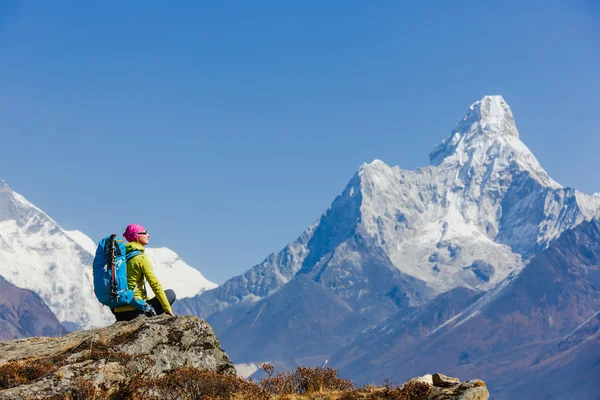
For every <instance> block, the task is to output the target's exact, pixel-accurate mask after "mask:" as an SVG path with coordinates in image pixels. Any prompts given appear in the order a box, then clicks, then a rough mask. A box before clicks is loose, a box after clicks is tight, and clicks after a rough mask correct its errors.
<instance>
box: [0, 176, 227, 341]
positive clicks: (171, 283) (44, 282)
mask: <svg viewBox="0 0 600 400" xmlns="http://www.w3.org/2000/svg"><path fill="white" fill-rule="evenodd" d="M109 234H110V233H109ZM95 252H96V243H95V242H94V241H92V240H91V239H90V238H89V237H87V236H86V235H85V234H83V233H82V232H79V231H65V230H63V229H62V228H61V227H60V226H59V225H58V224H57V223H56V222H55V221H54V220H53V219H52V218H50V217H49V216H48V215H46V214H45V213H44V212H43V211H42V210H40V209H39V208H37V207H36V206H34V205H33V204H31V203H30V202H29V201H27V200H26V199H25V198H24V197H23V196H21V195H20V194H18V193H15V192H14V191H13V190H12V189H11V188H10V187H9V186H8V185H7V184H6V183H5V182H4V181H2V180H0V277H3V278H4V279H5V280H6V281H8V282H10V283H11V284H12V285H14V286H17V287H19V288H24V289H29V290H32V291H33V292H35V293H36V294H37V295H39V296H40V298H41V299H42V300H43V301H44V302H45V303H46V304H47V306H48V307H49V308H50V310H51V311H52V313H54V315H56V317H57V318H58V320H59V321H60V322H61V323H62V324H63V325H64V326H65V327H66V328H67V329H68V330H75V329H81V328H90V327H98V326H105V325H107V324H110V323H112V322H114V316H113V315H112V313H111V312H110V310H109V309H108V308H107V307H104V306H102V305H101V304H100V303H99V302H98V301H97V300H96V297H95V295H94V292H93V290H94V287H93V279H92V267H91V266H92V260H93V254H95ZM148 255H149V257H150V258H151V260H152V262H153V265H154V269H155V272H156V274H157V276H158V277H159V278H160V279H161V280H162V283H163V285H164V286H165V287H167V288H172V289H174V290H175V291H176V293H177V294H178V296H179V298H183V297H186V296H195V295H197V294H199V293H201V292H203V291H204V290H206V289H212V288H214V287H216V286H217V285H215V284H214V283H212V282H210V281H208V280H206V279H205V278H204V277H203V276H202V274H201V273H200V272H199V271H197V270H195V269H193V268H192V267H190V266H188V265H187V264H185V263H184V262H183V261H182V260H181V259H180V258H179V257H178V256H177V254H175V253H174V252H173V251H171V250H169V249H166V248H159V249H148ZM24 306H25V305H19V306H18V307H20V308H23V307H24ZM19 332H20V331H19ZM23 332H24V331H23Z"/></svg>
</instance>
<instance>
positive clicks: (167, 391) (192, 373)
mask: <svg viewBox="0 0 600 400" xmlns="http://www.w3.org/2000/svg"><path fill="white" fill-rule="evenodd" d="M123 398H125V399H130V400H145V399H165V400H170V399H173V400H175V399H188V400H200V399H202V400H208V399H214V400H221V399H224V400H225V399H235V398H240V399H248V400H267V399H268V398H269V396H268V394H267V393H266V392H265V391H264V390H262V389H261V388H259V387H258V386H257V385H256V384H254V383H252V382H248V381H246V380H244V379H242V378H238V377H237V376H235V375H223V374H219V373H217V372H214V371H209V370H201V369H198V368H194V367H182V368H179V369H176V370H174V371H171V372H170V373H169V374H167V375H165V376H163V377H160V378H150V379H147V378H144V377H143V376H141V375H137V376H135V377H134V378H133V379H132V381H131V383H130V385H129V387H128V388H127V389H126V390H125V393H123Z"/></svg>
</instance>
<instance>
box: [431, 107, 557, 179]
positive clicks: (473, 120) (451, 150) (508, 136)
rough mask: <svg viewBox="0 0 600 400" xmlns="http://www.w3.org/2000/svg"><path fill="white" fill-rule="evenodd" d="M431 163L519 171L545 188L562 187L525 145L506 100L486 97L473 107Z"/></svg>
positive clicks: (433, 156)
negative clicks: (515, 169)
mask: <svg viewBox="0 0 600 400" xmlns="http://www.w3.org/2000/svg"><path fill="white" fill-rule="evenodd" d="M429 159H430V162H431V165H432V166H440V165H442V164H444V166H446V167H452V166H458V167H466V168H468V169H471V170H477V169H479V170H480V171H481V170H483V169H487V168H489V167H493V168H494V169H496V170H498V169H505V168H514V167H516V168H517V169H518V170H520V171H523V172H528V173H529V174H531V176H532V177H534V179H536V180H537V181H538V182H539V183H540V184H542V185H543V186H545V187H548V188H552V189H559V188H561V187H562V186H561V185H560V184H558V183H557V182H555V181H554V180H553V179H552V178H550V176H548V174H547V173H546V171H544V169H543V168H542V167H541V165H540V163H539V162H538V160H537V159H536V158H535V156H534V155H533V153H532V152H531V151H530V150H529V148H528V147H527V146H525V144H523V142H521V140H520V137H519V131H518V130H517V127H516V125H515V120H514V117H513V114H512V111H511V109H510V107H509V106H508V104H507V103H506V102H505V101H504V99H503V98H502V96H485V97H484V98H483V99H481V100H479V101H477V102H475V103H473V104H472V105H471V107H470V108H469V110H468V112H467V114H466V115H465V117H464V118H463V119H462V121H461V122H460V123H459V124H458V126H457V127H456V129H455V130H454V131H453V132H452V134H451V135H450V137H449V138H447V139H445V140H444V141H443V142H442V143H441V144H439V145H438V146H436V147H435V148H434V149H433V151H432V152H431V153H430V154H429ZM469 175H472V173H469Z"/></svg>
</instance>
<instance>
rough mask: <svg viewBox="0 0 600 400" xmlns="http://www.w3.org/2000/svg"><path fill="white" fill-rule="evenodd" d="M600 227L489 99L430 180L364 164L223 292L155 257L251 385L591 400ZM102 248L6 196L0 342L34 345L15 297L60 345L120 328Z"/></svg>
mask: <svg viewBox="0 0 600 400" xmlns="http://www.w3.org/2000/svg"><path fill="white" fill-rule="evenodd" d="M599 217H600V196H598V195H588V194H585V193H582V192H580V191H577V190H575V189H572V188H566V187H562V186H561V185H560V184H558V183H557V182H555V181H554V180H553V179H552V178H551V177H550V176H549V175H548V174H547V173H546V172H545V171H544V169H543V168H542V167H541V166H540V164H539V163H538V161H537V160H536V158H535V156H534V155H533V154H532V153H531V152H530V151H529V149H528V148H527V147H526V146H525V145H524V144H523V142H522V141H521V139H520V135H519V132H518V130H517V127H516V125H515V120H514V117H513V114H512V111H511V110H510V108H509V106H508V105H507V104H506V102H505V101H504V99H503V98H502V97H500V96H485V97H484V98H483V99H481V100H480V101H477V102H475V103H474V104H473V105H472V106H471V107H470V108H469V110H468V111H467V113H466V115H465V116H464V118H463V119H462V120H461V121H460V122H459V123H458V125H457V127H456V128H455V129H454V130H453V131H452V133H451V134H450V136H449V137H448V138H447V139H445V140H444V141H442V143H441V144H440V145H438V146H436V147H435V148H434V150H433V151H432V152H431V154H430V165H429V166H427V167H424V168H419V169H417V170H415V171H408V170H402V169H400V168H398V167H390V166H388V165H386V164H385V163H384V162H382V161H379V160H375V161H373V162H371V163H370V164H364V165H362V166H361V167H360V168H359V170H358V172H357V173H356V174H355V175H354V176H353V177H352V178H351V179H350V182H349V183H348V185H347V186H346V188H345V189H344V190H343V192H342V193H341V194H340V195H339V196H338V197H337V198H336V199H335V200H334V201H333V203H332V205H331V207H330V208H329V209H328V210H327V211H325V213H324V214H323V215H322V216H321V217H320V218H319V219H318V220H317V221H316V222H315V223H314V224H313V225H312V226H310V227H308V228H307V229H306V230H305V231H304V232H303V233H302V234H301V235H300V236H299V237H298V238H297V239H296V240H294V241H293V242H291V243H290V244H289V245H287V246H286V247H285V248H284V249H283V250H281V251H280V252H279V253H276V254H271V255H269V256H268V257H267V258H266V259H265V260H264V261H263V262H262V263H260V264H258V265H255V266H254V267H252V268H251V269H249V270H248V271H247V272H245V273H244V274H242V275H239V276H236V277H234V278H231V279H230V280H228V281H227V282H225V283H224V284H223V285H222V286H219V287H216V285H214V284H213V283H211V282H208V281H206V280H205V279H204V277H202V275H201V274H200V273H199V272H198V271H196V270H194V269H192V268H191V267H189V266H187V265H186V264H185V263H184V262H183V261H181V260H180V259H179V257H178V256H177V255H176V254H175V253H173V252H172V251H170V250H168V249H148V254H149V256H150V257H151V258H152V260H153V264H154V265H155V269H156V271H157V275H158V276H159V277H160V278H161V281H163V284H164V286H165V287H171V288H174V289H175V290H176V291H177V293H178V294H179V301H177V302H176V303H175V307H174V310H175V312H176V313H178V314H182V313H185V314H194V315H197V316H200V317H202V318H205V319H207V321H208V322H209V323H210V324H211V325H212V326H213V328H214V329H215V331H216V332H217V335H218V337H219V339H220V341H221V344H222V346H223V349H225V350H226V351H227V353H228V354H229V356H230V357H231V359H232V360H233V361H234V362H235V363H236V364H241V363H244V364H245V366H246V367H247V368H246V369H247V370H249V371H255V370H256V368H255V366H256V365H257V364H259V363H261V362H265V361H269V362H272V363H273V364H275V365H276V366H278V367H279V368H280V369H281V368H288V369H289V368H293V367H295V366H298V365H323V364H325V363H328V365H330V366H333V367H337V368H340V370H341V372H342V375H344V376H347V377H349V378H352V379H353V380H355V381H375V382H377V381H381V380H382V379H383V378H385V377H389V378H391V379H392V381H398V382H400V381H403V380H406V379H408V378H410V377H412V376H416V375H419V374H422V373H426V372H431V371H440V372H442V373H448V374H450V375H453V376H458V377H460V378H463V379H465V378H470V377H473V376H477V377H480V378H482V379H484V380H485V381H486V383H487V385H488V387H489V388H490V391H491V393H492V398H493V399H514V398H526V399H562V398H577V399H584V400H586V399H595V398H597V397H598V396H597V393H599V392H598V386H597V383H596V382H597V378H598V377H600V350H599V349H600V347H598V345H599V344H600V296H599V294H600V222H598V220H597V219H596V218H599ZM109 233H110V232H107V234H109ZM94 249H95V243H94V241H92V240H91V239H89V238H88V237H87V236H86V235H84V234H83V233H81V232H79V231H64V230H63V229H61V228H60V227H59V226H58V225H57V224H56V222H54V221H53V220H52V219H51V218H49V217H48V216H47V215H46V214H44V213H43V212H42V211H41V210H39V209H38V208H36V207H35V206H33V205H32V204H31V203H29V202H27V201H26V200H25V199H24V198H23V197H22V196H20V195H18V194H16V193H14V192H13V191H12V190H11V189H10V188H9V187H8V185H6V184H5V183H4V182H2V181H0V276H2V277H4V279H5V280H6V281H8V282H5V281H1V282H0V284H4V285H5V287H9V288H10V289H7V290H5V291H0V307H5V308H2V310H4V309H9V310H10V313H9V312H6V313H5V315H10V318H0V323H1V324H4V325H0V329H2V328H1V327H2V326H5V327H7V328H6V329H5V331H4V332H12V333H10V334H12V335H13V336H14V335H15V332H18V334H20V335H29V334H37V333H35V332H34V331H32V330H28V329H27V327H25V328H23V327H24V325H23V324H25V325H26V323H27V321H28V319H27V318H22V317H23V315H22V313H25V312H26V311H23V310H27V309H28V308H27V307H25V306H26V305H27V304H29V303H27V304H25V303H20V302H18V301H17V302H16V303H15V302H14V301H13V300H14V299H15V298H18V296H15V295H11V296H10V299H8V297H7V295H6V294H4V292H10V293H17V292H18V291H19V290H20V289H17V288H15V287H14V286H16V287H18V288H25V289H31V290H32V291H33V292H35V293H36V294H37V295H39V297H40V298H41V300H43V301H44V302H45V303H46V304H47V305H48V307H49V309H50V310H51V311H52V312H53V313H54V314H55V315H56V316H57V317H58V321H60V322H61V324H62V325H63V326H65V327H68V328H70V329H74V328H81V327H84V328H87V327H92V326H101V325H104V324H107V323H110V322H112V321H113V320H114V319H113V317H112V315H110V313H107V311H108V310H107V309H106V308H104V309H103V308H102V307H101V306H100V305H99V304H98V302H97V301H96V300H95V298H94V296H93V293H92V290H93V289H92V286H91V268H90V265H91V259H92V253H93V252H94ZM12 285H14V286H12ZM23 293H25V292H23ZM27 293H30V292H27ZM31 295H33V293H31ZM23 296H25V295H23ZM183 297H186V298H183ZM23 298H24V297H23ZM31 298H32V299H35V298H36V297H35V296H33V297H31ZM28 301H29V300H28ZM31 301H32V302H34V303H35V301H34V300H31ZM32 304H33V303H32ZM36 304H37V303H36ZM32 307H33V306H32ZM36 307H38V306H36ZM39 307H42V308H43V304H42V305H39ZM15 310H17V311H15ZM19 310H20V311H19ZM40 310H41V308H40ZM36 313H37V311H36ZM39 313H40V315H42V314H43V311H39ZM43 315H46V314H43ZM0 317H2V315H0ZM2 320H4V321H9V322H8V323H6V322H2ZM44 320H45V321H49V322H47V326H48V328H47V329H51V328H50V327H51V326H54V325H52V324H53V323H52V322H51V320H52V318H50V317H48V318H46V317H44ZM54 323H55V322H54ZM19 329H21V330H19ZM57 329H60V327H58V328H57ZM1 332H2V331H0V333H1ZM56 332H58V330H57V331H56ZM56 332H55V333H56ZM7 335H9V334H7V333H5V337H8V336H7ZM531 382H535V384H533V385H532V384H531ZM573 396H574V397H573Z"/></svg>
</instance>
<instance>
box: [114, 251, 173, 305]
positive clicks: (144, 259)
mask: <svg viewBox="0 0 600 400" xmlns="http://www.w3.org/2000/svg"><path fill="white" fill-rule="evenodd" d="M125 248H126V249H127V253H130V252H132V251H134V250H138V251H140V252H141V253H142V254H140V255H139V256H135V257H133V258H132V259H130V260H129V261H127V287H128V288H129V289H131V290H133V297H135V298H136V299H141V300H146V301H148V300H150V299H149V298H148V293H147V292H146V280H148V283H149V284H150V287H151V288H152V291H153V292H154V294H155V295H156V297H157V298H158V301H159V302H160V305H161V306H162V308H163V310H165V312H169V311H171V305H170V304H169V301H168V300H167V296H166V295H165V291H164V290H163V287H162V285H161V284H160V282H159V281H158V278H157V277H156V275H155V274H154V269H153V268H152V263H151V262H150V259H149V258H148V256H147V255H146V254H144V246H142V245H141V244H139V243H138V242H129V243H127V244H126V245H125ZM136 284H137V287H136ZM134 288H135V289H134ZM132 310H137V308H135V307H132V306H123V307H118V308H115V312H120V311H132Z"/></svg>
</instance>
